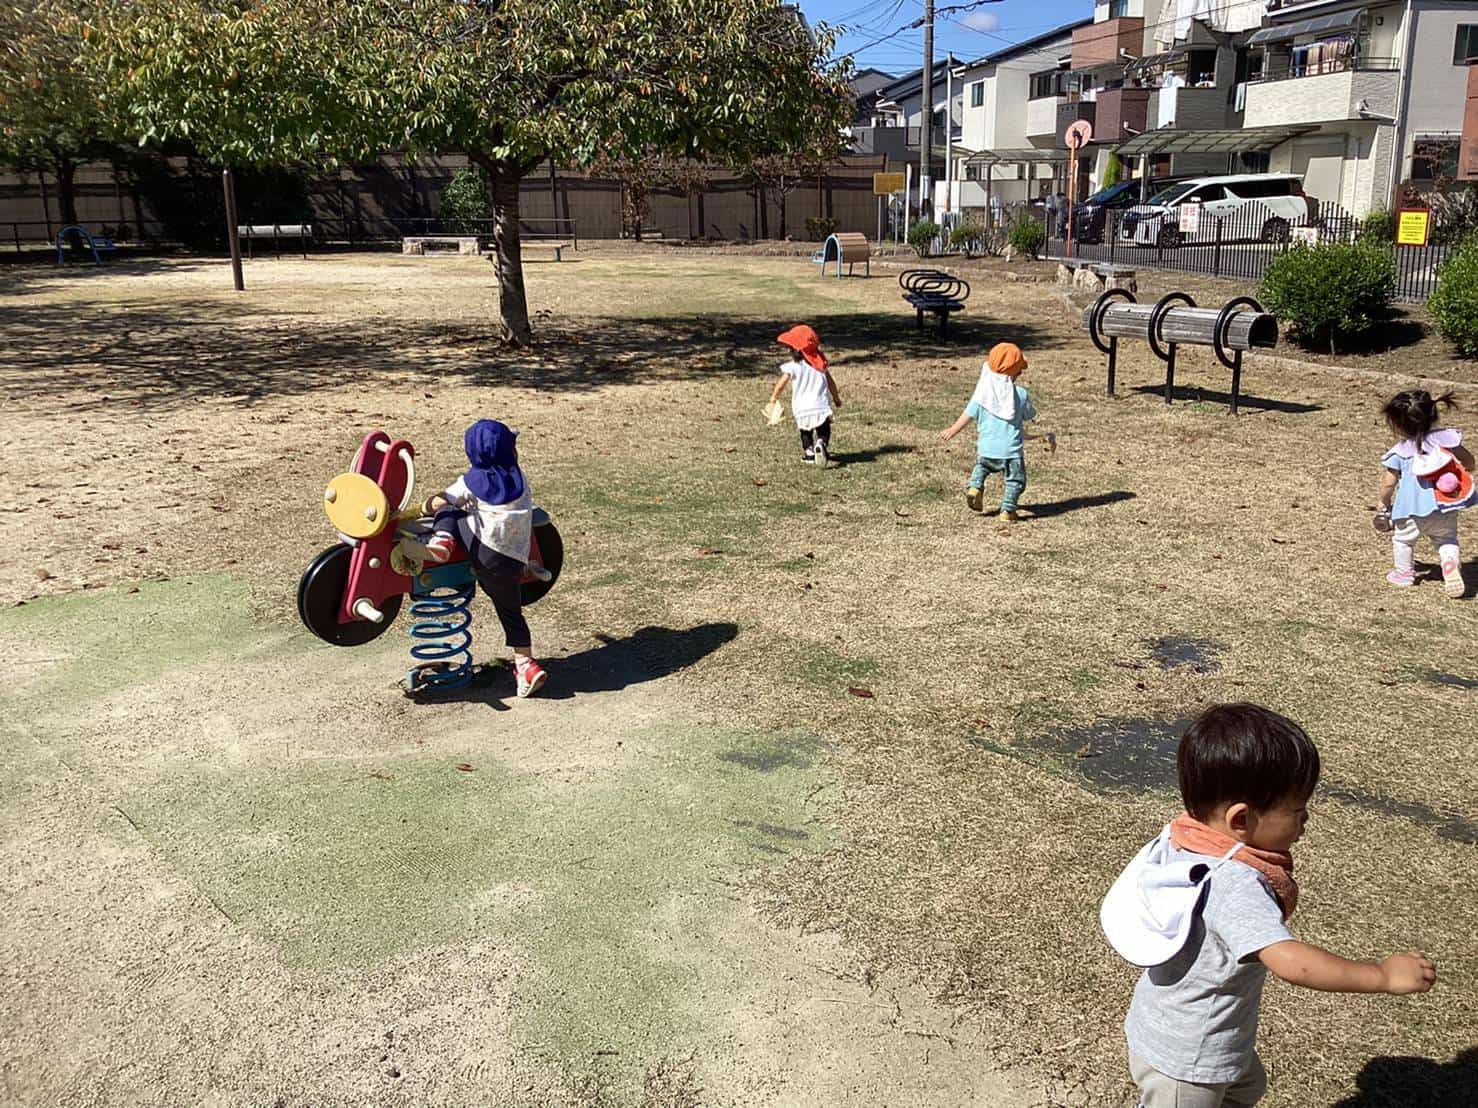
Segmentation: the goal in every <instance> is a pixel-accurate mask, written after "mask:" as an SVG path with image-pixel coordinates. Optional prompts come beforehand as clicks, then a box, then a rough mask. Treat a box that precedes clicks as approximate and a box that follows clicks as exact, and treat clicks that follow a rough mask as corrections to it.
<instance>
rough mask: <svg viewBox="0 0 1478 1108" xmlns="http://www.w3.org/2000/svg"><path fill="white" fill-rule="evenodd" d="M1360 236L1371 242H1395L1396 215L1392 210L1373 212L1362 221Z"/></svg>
mask: <svg viewBox="0 0 1478 1108" xmlns="http://www.w3.org/2000/svg"><path fill="white" fill-rule="evenodd" d="M1360 237H1361V238H1362V239H1366V240H1368V241H1370V242H1386V243H1390V242H1395V241H1396V217H1395V216H1394V215H1392V214H1391V213H1390V212H1371V213H1370V214H1369V215H1367V216H1366V217H1365V218H1364V219H1363V220H1362V221H1361V222H1360Z"/></svg>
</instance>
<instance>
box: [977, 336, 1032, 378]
mask: <svg viewBox="0 0 1478 1108" xmlns="http://www.w3.org/2000/svg"><path fill="white" fill-rule="evenodd" d="M985 364H986V365H988V366H990V368H991V370H992V372H994V373H1003V374H1005V375H1006V376H1007V377H1017V376H1019V375H1020V374H1021V371H1022V370H1023V369H1025V368H1026V355H1025V354H1023V353H1022V352H1021V347H1019V346H1017V345H1016V344H1015V343H1014V342H998V343H996V344H995V345H994V346H992V347H991V348H990V353H989V354H988V355H987V356H986V359H985Z"/></svg>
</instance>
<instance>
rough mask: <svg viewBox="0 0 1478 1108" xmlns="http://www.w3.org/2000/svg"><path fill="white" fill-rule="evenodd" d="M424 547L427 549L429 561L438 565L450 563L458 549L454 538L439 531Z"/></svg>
mask: <svg viewBox="0 0 1478 1108" xmlns="http://www.w3.org/2000/svg"><path fill="white" fill-rule="evenodd" d="M422 545H424V546H425V547H426V557H427V559H428V560H429V561H432V562H435V563H436V564H437V565H440V564H441V563H443V562H445V561H448V560H449V559H450V558H451V556H452V553H453V551H454V550H455V549H456V546H455V543H454V541H453V539H452V537H451V536H450V535H448V534H447V533H446V532H444V531H437V532H436V533H435V534H433V535H432V536H431V537H430V538H429V539H427V540H426V541H425V543H423V544H422Z"/></svg>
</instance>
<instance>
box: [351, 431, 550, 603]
mask: <svg viewBox="0 0 1478 1108" xmlns="http://www.w3.org/2000/svg"><path fill="white" fill-rule="evenodd" d="M402 450H405V451H408V452H409V454H410V456H411V458H412V459H414V458H415V456H416V448H415V447H414V446H412V445H411V444H410V443H408V442H406V441H405V440H404V439H392V438H391V437H390V436H389V435H387V434H386V433H385V432H384V431H371V432H370V433H369V434H368V435H366V436H365V437H364V441H363V442H362V443H360V444H359V453H357V454H355V455H354V462H353V464H352V465H351V466H350V472H351V473H362V474H363V475H364V476H366V477H368V478H369V479H370V480H371V481H373V482H374V483H375V484H377V485H379V486H380V490H381V491H382V492H383V493H384V494H385V500H386V501H387V503H389V504H390V507H391V510H390V518H389V519H388V520H386V522H385V526H384V527H382V528H380V530H379V531H378V532H377V533H376V534H374V535H372V536H371V537H370V538H367V539H361V540H360V542H359V544H358V545H357V546H355V548H354V553H353V554H352V555H351V556H350V558H349V579H348V581H347V582H346V583H345V585H344V596H343V599H342V600H341V601H340V602H339V622H340V623H352V622H354V621H356V620H358V619H359V616H358V615H356V614H355V613H354V605H355V604H356V603H358V602H359V601H360V600H368V601H369V602H370V603H371V604H373V605H374V606H375V607H376V608H383V607H384V606H385V601H386V600H388V599H390V597H392V596H401V595H404V594H405V593H409V592H412V591H414V589H415V582H414V581H413V580H412V579H411V578H409V577H407V576H406V575H405V574H403V573H396V572H395V570H393V569H391V568H390V551H391V549H392V548H393V547H394V546H395V543H396V541H397V538H396V535H397V532H398V530H399V520H398V519H397V513H396V510H395V509H396V506H397V505H399V503H400V501H401V498H402V497H404V496H405V491H406V486H407V485H408V484H409V482H410V481H411V479H412V477H411V473H410V472H409V471H408V469H407V467H406V464H405V462H404V461H402V460H401V457H400V452H401V451H402ZM529 542H530V545H529V558H530V560H531V561H536V562H540V563H542V562H543V560H544V559H543V556H542V555H541V554H540V552H539V536H538V534H537V528H536V529H535V531H534V533H532V534H531V535H530V540H529ZM466 560H467V551H466V550H464V549H463V548H462V544H461V543H460V542H459V543H457V544H456V547H455V549H454V550H453V551H452V556H451V558H450V559H449V560H448V561H447V562H446V563H445V564H448V565H454V564H456V563H457V562H464V561H466ZM535 580H537V578H535V577H533V576H531V575H529V574H525V575H524V577H523V581H524V582H530V581H535Z"/></svg>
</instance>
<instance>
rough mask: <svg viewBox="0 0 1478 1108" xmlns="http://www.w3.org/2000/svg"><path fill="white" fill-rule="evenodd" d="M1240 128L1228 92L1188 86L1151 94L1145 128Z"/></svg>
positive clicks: (1194, 129) (1238, 117)
mask: <svg viewBox="0 0 1478 1108" xmlns="http://www.w3.org/2000/svg"><path fill="white" fill-rule="evenodd" d="M1241 125H1242V118H1241V115H1240V113H1238V112H1237V111H1236V110H1235V107H1234V105H1233V101H1232V96H1231V92H1230V90H1228V89H1226V88H1218V87H1215V86H1212V87H1210V88H1193V87H1192V86H1190V85H1180V86H1178V87H1177V86H1171V87H1170V88H1157V89H1155V90H1153V91H1152V92H1151V93H1150V102H1149V108H1148V110H1147V111H1146V113H1145V127H1146V128H1147V129H1149V130H1154V129H1156V128H1159V127H1173V128H1175V129H1176V130H1177V131H1225V130H1237V129H1238V128H1240V127H1241Z"/></svg>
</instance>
